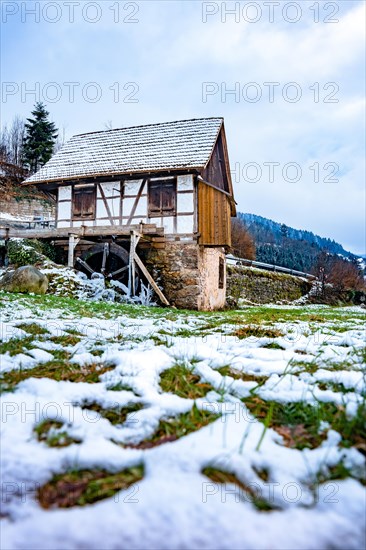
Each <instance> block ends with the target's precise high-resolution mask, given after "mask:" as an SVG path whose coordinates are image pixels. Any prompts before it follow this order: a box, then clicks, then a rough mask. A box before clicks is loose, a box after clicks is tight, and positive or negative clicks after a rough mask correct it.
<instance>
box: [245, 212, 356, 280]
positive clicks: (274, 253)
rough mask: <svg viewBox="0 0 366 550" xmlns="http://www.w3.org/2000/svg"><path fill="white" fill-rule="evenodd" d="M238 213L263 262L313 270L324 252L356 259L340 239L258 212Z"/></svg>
mask: <svg viewBox="0 0 366 550" xmlns="http://www.w3.org/2000/svg"><path fill="white" fill-rule="evenodd" d="M238 217H239V218H240V219H242V220H243V222H244V223H245V225H246V227H247V229H248V231H249V233H250V235H251V236H252V238H253V239H254V242H255V245H256V258H257V260H258V261H260V262H268V263H273V264H276V265H281V266H284V267H289V268H290V269H298V270H300V271H306V272H313V271H314V270H315V269H316V265H317V262H318V258H319V255H320V254H321V253H322V252H327V253H329V254H332V255H341V256H343V257H345V258H349V259H350V260H354V261H355V259H356V256H355V255H354V254H352V253H351V252H348V251H347V250H345V249H344V248H343V247H342V246H341V245H340V244H339V243H337V242H335V241H334V240H331V239H328V238H324V237H319V235H315V234H314V233H312V232H311V231H306V230H302V229H294V228H292V227H288V226H286V225H285V224H281V223H278V222H275V221H273V220H270V219H268V218H263V217H262V216H256V215H255V214H247V213H246V214H243V213H240V212H239V213H238Z"/></svg>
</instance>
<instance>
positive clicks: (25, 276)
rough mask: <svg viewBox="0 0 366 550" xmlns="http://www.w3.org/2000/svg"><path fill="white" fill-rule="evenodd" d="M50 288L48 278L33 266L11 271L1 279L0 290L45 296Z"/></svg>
mask: <svg viewBox="0 0 366 550" xmlns="http://www.w3.org/2000/svg"><path fill="white" fill-rule="evenodd" d="M47 288H48V278H47V277H46V275H44V274H43V273H41V271H39V270H38V269H36V268H35V267H33V266H32V265H24V266H22V267H18V269H16V270H15V271H9V272H7V273H5V275H4V276H3V277H2V278H1V279H0V290H5V291H6V292H24V293H30V292H33V293H34V294H45V293H46V292H47Z"/></svg>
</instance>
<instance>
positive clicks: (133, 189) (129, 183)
mask: <svg viewBox="0 0 366 550" xmlns="http://www.w3.org/2000/svg"><path fill="white" fill-rule="evenodd" d="M141 183H142V180H126V181H125V187H124V195H137V193H138V192H139V189H140V185H141ZM143 192H144V193H146V184H145V187H144V191H143Z"/></svg>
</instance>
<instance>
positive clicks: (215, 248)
mask: <svg viewBox="0 0 366 550" xmlns="http://www.w3.org/2000/svg"><path fill="white" fill-rule="evenodd" d="M25 184H26V185H37V187H38V188H39V189H41V190H44V191H46V192H48V193H51V194H54V196H55V198H56V202H57V216H56V229H55V230H54V234H53V236H54V238H55V241H56V243H58V244H59V245H60V246H63V247H64V248H65V249H67V250H68V258H69V265H75V267H76V268H78V269H81V270H83V271H85V273H87V274H88V275H91V274H92V273H93V271H99V272H101V273H103V274H104V275H105V276H106V277H109V278H111V279H119V280H120V281H121V282H122V284H125V286H126V288H127V289H128V292H132V293H133V292H135V284H136V283H135V278H138V277H139V276H140V277H142V278H147V279H148V281H149V282H152V281H154V284H153V287H154V288H156V282H157V283H158V286H159V288H160V291H161V295H162V296H163V298H164V299H165V303H170V304H174V305H176V306H179V307H189V308H194V309H204V310H207V309H217V308H220V307H223V306H224V304H225V287H226V277H225V251H226V250H227V249H229V248H230V245H231V224H230V220H231V216H233V215H235V202H234V197H233V188H232V182H231V177H230V166H229V158H228V151H227V145H226V137H225V129H224V121H223V119H222V118H202V119H193V120H183V121H176V122H168V123H160V124H150V125H145V126H135V127H130V128H121V129H116V130H107V131H101V132H93V133H88V134H81V135H76V136H74V137H73V138H71V140H70V141H69V142H67V143H66V144H65V145H64V146H63V147H62V149H61V150H60V151H59V152H58V153H56V154H55V155H54V156H53V157H52V158H51V160H50V161H49V162H48V163H46V164H45V166H43V167H42V168H41V169H40V170H39V171H38V172H37V173H36V174H34V175H33V176H31V177H30V178H28V179H27V180H26V181H25ZM131 277H132V279H133V280H132V281H131ZM126 292H127V291H126ZM157 292H158V293H159V290H158V291H157ZM162 296H159V297H160V299H161V300H162V301H164V299H163V298H162Z"/></svg>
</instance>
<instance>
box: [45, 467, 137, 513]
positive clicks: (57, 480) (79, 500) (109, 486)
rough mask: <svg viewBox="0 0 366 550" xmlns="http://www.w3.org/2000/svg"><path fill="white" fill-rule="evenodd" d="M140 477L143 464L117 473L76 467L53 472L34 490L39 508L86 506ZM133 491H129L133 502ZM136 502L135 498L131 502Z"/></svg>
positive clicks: (114, 492)
mask: <svg viewBox="0 0 366 550" xmlns="http://www.w3.org/2000/svg"><path fill="white" fill-rule="evenodd" d="M143 476H144V469H143V466H142V465H140V466H135V467H133V468H128V469H126V470H123V471H121V472H118V473H111V472H107V471H105V470H79V471H72V472H67V473H64V474H59V475H56V476H54V477H53V478H52V480H51V481H49V482H48V483H46V484H45V485H43V486H42V487H41V488H40V489H39V491H38V500H39V503H40V505H41V506H42V508H46V509H48V508H70V507H73V506H86V505H87V504H93V503H94V502H97V501H99V500H103V499H106V498H111V497H113V496H114V495H115V494H116V493H118V492H119V491H121V490H124V489H128V487H130V486H131V485H133V484H134V483H138V482H139V481H141V479H142V478H143ZM133 494H134V491H131V492H130V493H129V497H130V498H131V500H130V502H133V500H132V498H133ZM135 502H136V501H135Z"/></svg>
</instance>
